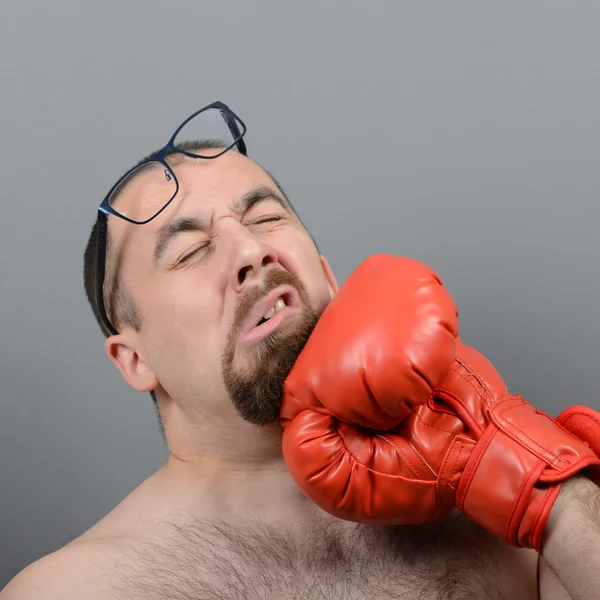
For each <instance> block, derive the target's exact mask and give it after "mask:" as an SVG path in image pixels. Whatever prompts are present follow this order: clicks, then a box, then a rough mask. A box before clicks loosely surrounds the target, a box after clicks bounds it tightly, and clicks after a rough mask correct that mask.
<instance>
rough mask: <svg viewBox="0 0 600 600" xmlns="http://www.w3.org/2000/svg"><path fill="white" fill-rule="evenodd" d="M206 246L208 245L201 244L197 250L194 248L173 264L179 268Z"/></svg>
mask: <svg viewBox="0 0 600 600" xmlns="http://www.w3.org/2000/svg"><path fill="white" fill-rule="evenodd" d="M207 246H208V244H203V245H202V246H198V247H197V248H195V249H194V250H192V251H191V252H189V253H188V254H186V255H185V256H183V257H182V258H180V259H179V260H178V261H177V262H176V263H175V266H177V267H180V266H182V265H184V264H185V263H187V262H188V261H189V260H190V259H191V258H193V257H194V256H195V255H196V254H198V252H200V251H201V250H204V249H205V248H206V247H207Z"/></svg>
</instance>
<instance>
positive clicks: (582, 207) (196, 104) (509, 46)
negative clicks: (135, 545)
mask: <svg viewBox="0 0 600 600" xmlns="http://www.w3.org/2000/svg"><path fill="white" fill-rule="evenodd" d="M599 22H600V4H598V3H590V2H581V3H567V2H561V3H555V2H532V3H527V2H525V3H524V2H512V3H511V2H503V3H501V4H500V3H496V4H495V5H492V4H491V3H478V2H469V3H462V2H452V3H450V2H437V3H420V4H419V5H418V6H417V3H409V2H397V1H396V2H387V3H380V2H362V1H361V2H349V1H347V0H345V1H344V2H342V1H339V2H337V3H326V2H306V1H304V2H294V3H291V2H275V1H273V2H260V3H254V2H244V1H242V0H239V1H235V2H222V3H221V2H204V1H194V2H170V3H166V2H164V1H156V0H151V1H150V0H148V1H146V2H135V3H134V2H131V3H121V2H102V3H100V2H96V3H79V2H67V1H65V0H53V1H52V2H41V1H40V2H37V3H31V2H26V1H25V2H20V3H17V2H12V3H6V5H3V8H2V15H1V18H0V68H1V83H0V87H1V93H0V131H1V134H2V143H1V144H0V153H1V158H0V190H1V199H2V203H1V206H0V210H1V213H0V275H1V279H0V286H1V288H0V290H1V291H0V294H1V295H0V302H1V312H0V315H1V319H2V321H1V328H0V332H1V333H0V336H1V344H0V382H1V388H0V390H1V391H0V393H1V400H2V412H1V416H0V457H1V458H0V486H1V488H0V540H1V541H0V587H2V586H3V585H4V584H5V583H6V582H7V581H8V580H9V579H10V578H12V576H14V575H15V574H16V573H17V572H18V571H19V570H20V569H22V568H23V567H24V566H25V565H26V564H29V563H30V562H32V561H33V560H35V559H36V558H38V557H40V556H42V555H43V554H46V553H48V552H50V551H52V550H54V549H56V548H58V547H59V546H60V545H61V544H63V543H65V542H66V541H67V540H69V539H71V538H72V537H74V536H76V535H78V534H80V533H81V532H82V531H84V530H86V529H87V528H88V527H90V526H91V525H92V524H93V523H95V522H96V521H97V520H98V519H99V518H101V517H102V516H103V515H104V514H106V513H107V512H108V511H109V510H110V509H111V508H112V507H113V506H114V505H115V504H117V503H118V502H119V501H120V500H121V499H122V498H123V497H124V496H125V495H126V494H127V493H128V492H129V491H130V490H132V489H133V488H134V487H135V486H136V485H137V484H138V483H139V482H141V481H142V480H143V479H144V478H146V477H147V476H149V475H150V474H151V473H152V472H153V471H154V470H155V469H157V468H158V467H159V466H160V465H161V464H162V462H163V461H164V460H165V458H166V449H165V447H164V445H163V442H162V439H161V436H160V433H159V429H158V425H157V423H156V418H155V414H154V409H153V406H152V403H151V400H150V398H149V396H148V395H146V394H137V393H135V392H133V391H131V390H129V389H128V388H127V387H126V385H125V384H124V382H123V381H122V380H121V378H120V376H119V375H118V374H117V371H116V370H115V369H114V368H113V367H112V365H111V364H110V363H109V361H108V359H107V358H106V357H105V354H104V347H103V338H102V336H101V334H100V332H99V330H98V329H97V327H96V325H95V323H94V321H93V318H92V314H91V311H90V310H89V308H88V306H87V304H86V300H85V298H84V293H83V285H82V277H81V271H82V254H83V249H84V245H85V242H86V239H87V236H88V233H89V228H90V227H91V225H92V223H93V220H94V218H95V214H96V208H97V206H98V204H99V202H100V201H101V199H102V197H103V195H104V194H105V192H106V191H107V189H108V188H109V186H110V185H111V184H112V183H113V181H114V179H115V178H116V177H117V176H119V175H120V174H121V173H122V172H123V171H124V170H125V169H126V168H128V167H129V166H131V165H132V164H133V163H134V162H135V161H136V160H137V159H138V158H140V157H141V156H143V155H145V154H146V153H147V152H149V151H150V150H153V149H155V148H157V147H158V146H161V145H162V144H163V143H164V142H165V141H166V140H167V139H168V138H169V136H170V134H171V132H172V130H173V128H174V127H175V126H176V125H177V124H178V123H179V122H180V121H181V120H182V119H183V118H184V117H186V116H187V115H188V114H190V113H191V112H193V111H194V110H196V109H197V108H200V107H201V106H204V105H205V104H208V103H209V102H212V101H213V100H221V101H223V102H225V103H227V104H229V105H230V106H231V107H232V108H233V109H234V110H235V111H236V112H238V114H239V115H240V116H241V117H242V118H243V119H244V120H245V121H246V123H247V125H248V134H247V143H248V147H249V153H250V156H251V157H253V158H255V159H256V160H257V161H258V162H260V163H262V164H263V165H264V166H265V167H266V168H268V169H269V170H272V171H273V173H274V174H275V175H276V176H277V177H278V178H279V179H280V180H281V182H282V184H283V185H284V187H285V188H286V190H287V192H288V193H289V195H290V196H291V198H292V200H293V202H294V203H295V204H296V206H297V207H298V209H299V211H300V213H301V216H302V217H303V218H304V219H305V221H306V223H307V225H308V226H309V229H310V230H311V232H312V233H313V234H314V236H315V237H316V238H317V239H318V240H319V241H320V244H321V245H322V247H323V250H324V252H325V253H326V254H327V256H328V257H329V259H330V261H331V263H332V265H333V268H334V270H335V272H336V274H337V276H338V278H339V280H340V281H343V280H344V279H345V278H346V277H347V276H348V274H349V273H350V272H351V271H352V270H353V269H354V268H355V267H356V266H357V265H358V264H359V263H360V262H361V261H362V260H363V259H364V258H366V257H367V256H368V255H369V254H372V253H375V252H390V253H395V254H403V255H409V256H412V257H415V258H418V259H420V260H423V261H425V262H427V263H429V264H430V265H431V266H433V267H434V268H435V269H436V270H437V271H438V272H439V273H440V275H441V276H442V278H443V279H444V281H445V283H446V284H447V286H448V288H449V289H450V291H451V293H452V294H453V295H454V297H455V299H456V301H457V303H458V305H459V308H460V311H461V326H462V336H463V338H464V340H465V341H466V342H467V343H470V344H472V345H475V346H476V347H478V348H479V349H480V350H481V351H483V352H484V353H486V354H487V355H488V356H489V357H490V359H491V360H492V361H493V362H494V363H495V364H496V365H497V367H498V369H499V370H500V372H501V373H502V374H503V376H504V377H505V378H506V380H507V381H508V382H509V385H510V387H511V388H512V389H513V390H515V391H519V392H520V393H522V394H523V395H524V396H525V397H526V398H527V399H529V400H530V401H531V402H532V403H533V404H535V405H537V406H540V407H541V408H543V409H545V410H547V411H548V412H550V413H551V414H553V415H556V414H557V413H558V412H559V411H560V410H561V409H563V408H565V407H566V406H568V405H569V404H572V403H575V402H583V403H586V404H588V405H591V406H595V407H598V406H599V404H600V402H599V400H598V394H599V393H600V386H599V384H598V372H599V367H600V347H599V344H598V340H599V339H600V320H599V319H598V310H599V307H600V269H599V268H598V266H599V262H600V247H599V241H598V240H599V234H598V227H599V224H598V220H599V217H600V210H599V208H598V198H599V196H600V168H599V164H600V117H599V112H600V37H599V36H598V23H599ZM365 310H369V307H368V306H366V307H365Z"/></svg>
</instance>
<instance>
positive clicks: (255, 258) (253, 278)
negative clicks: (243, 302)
mask: <svg viewBox="0 0 600 600" xmlns="http://www.w3.org/2000/svg"><path fill="white" fill-rule="evenodd" d="M234 260H235V264H234V268H233V269H232V274H231V287H232V288H233V289H234V290H235V291H236V292H237V293H240V292H242V291H243V290H244V289H245V288H246V287H248V286H249V285H255V284H257V283H260V282H261V280H262V278H263V277H264V271H265V269H270V268H272V267H273V266H274V265H276V264H277V261H278V260H279V257H278V256H277V252H276V251H275V250H274V249H273V248H271V247H270V246H269V245H267V244H265V243H264V242H262V241H261V240H259V239H257V238H256V237H255V236H253V235H252V234H251V233H250V232H248V231H247V230H245V231H244V232H243V233H241V235H240V239H239V242H238V245H237V248H236V252H235V259H234Z"/></svg>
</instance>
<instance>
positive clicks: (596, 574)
mask: <svg viewBox="0 0 600 600" xmlns="http://www.w3.org/2000/svg"><path fill="white" fill-rule="evenodd" d="M542 551H543V555H544V558H545V559H546V561H548V564H549V565H550V566H551V567H552V569H553V570H554V572H555V573H556V575H557V576H558V577H559V578H560V580H561V581H562V583H563V585H564V586H565V588H566V589H567V591H568V592H569V594H570V595H571V597H572V598H573V600H592V599H595V598H599V599H600V487H599V486H597V485H596V484H595V483H593V482H592V481H591V480H589V479H587V478H586V477H583V476H576V477H572V478H571V479H569V480H567V481H566V482H565V483H564V484H563V488H562V490H561V493H560V495H559V497H558V499H557V501H556V503H555V505H554V507H553V509H552V512H551V514H550V518H549V519H548V524H547V526H546V536H545V542H544V544H543V547H542Z"/></svg>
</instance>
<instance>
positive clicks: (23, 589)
mask: <svg viewBox="0 0 600 600" xmlns="http://www.w3.org/2000/svg"><path fill="white" fill-rule="evenodd" d="M150 479H151V478H150ZM149 484H150V480H148V481H146V482H143V483H142V484H141V485H140V486H138V487H137V488H136V489H135V490H133V491H132V492H131V493H130V494H129V495H128V496H127V497H126V498H124V499H123V500H122V501H121V502H120V503H119V504H118V505H117V506H115V507H114V508H113V509H112V510H111V511H110V512H109V513H108V514H107V515H105V516H104V517H103V518H102V519H100V520H99V521H98V522H97V523H96V524H94V525H93V526H92V527H90V529H88V530H87V531H85V532H84V533H82V534H81V535H80V536H79V537H77V538H75V539H74V540H72V541H71V542H69V543H68V544H67V545H66V546H64V547H62V548H60V549H59V550H56V551H54V552H52V553H50V554H48V555H46V556H44V557H42V558H40V559H39V560H36V561H35V562H33V563H31V564H30V565H29V566H27V567H25V568H24V569H23V570H22V571H20V572H19V573H18V574H17V575H16V576H15V577H14V578H13V579H12V580H11V581H10V582H9V583H8V585H7V586H6V587H5V588H4V589H3V590H2V591H0V600H59V599H60V600H70V599H71V598H73V599H77V600H81V599H82V598H86V600H96V599H98V600H100V599H102V598H111V599H113V598H114V595H111V593H110V590H112V589H113V584H114V580H115V572H114V565H115V564H118V563H119V561H122V558H123V556H122V555H123V548H124V547H129V546H131V545H133V544H134V543H135V541H136V540H139V539H140V538H143V537H144V533H145V529H146V528H147V527H148V522H152V521H153V520H154V519H155V518H158V517H157V516H156V515H157V514H158V511H157V510H156V508H155V504H153V503H152V502H150V501H149V499H148V495H149V494H148V493H147V492H146V488H147V487H148V486H149ZM155 513H156V514H155Z"/></svg>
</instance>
